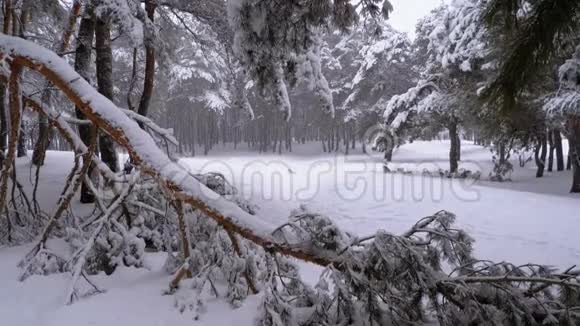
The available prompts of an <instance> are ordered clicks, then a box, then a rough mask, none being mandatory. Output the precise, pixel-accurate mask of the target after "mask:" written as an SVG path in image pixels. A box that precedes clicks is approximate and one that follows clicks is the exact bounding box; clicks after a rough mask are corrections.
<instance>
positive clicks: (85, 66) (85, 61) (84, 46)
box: [74, 6, 95, 203]
mask: <svg viewBox="0 0 580 326" xmlns="http://www.w3.org/2000/svg"><path fill="white" fill-rule="evenodd" d="M94 34H95V19H94V16H93V8H92V7H91V6H87V7H86V9H85V12H84V15H83V17H82V19H81V23H80V25H79V31H78V35H77V46H76V50H75V66H74V68H75V70H76V71H77V72H78V73H79V75H81V76H82V77H83V78H84V79H85V80H87V81H88V82H90V80H91V78H90V69H91V52H92V47H93V39H94ZM75 113H76V116H77V118H78V119H81V120H84V119H85V115H84V114H83V112H82V111H81V110H80V109H79V108H78V107H77V108H75ZM78 128H79V136H80V138H81V140H82V141H83V142H84V143H85V145H86V146H87V147H89V146H90V142H91V140H92V137H91V128H90V126H87V125H79V126H78ZM93 168H94V166H92V165H91V167H90V168H89V171H88V174H87V175H88V176H89V177H90V176H91V175H92V170H93ZM80 200H81V203H93V202H95V196H94V194H93V193H92V192H91V190H90V189H89V187H88V186H87V184H86V182H85V181H84V180H83V183H82V185H81V198H80Z"/></svg>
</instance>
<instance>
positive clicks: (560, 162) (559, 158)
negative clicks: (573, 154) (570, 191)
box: [554, 128, 564, 171]
mask: <svg viewBox="0 0 580 326" xmlns="http://www.w3.org/2000/svg"><path fill="white" fill-rule="evenodd" d="M554 148H555V149H556V169H557V170H558V171H564V152H563V150H562V133H561V132H560V129H558V128H556V129H554Z"/></svg>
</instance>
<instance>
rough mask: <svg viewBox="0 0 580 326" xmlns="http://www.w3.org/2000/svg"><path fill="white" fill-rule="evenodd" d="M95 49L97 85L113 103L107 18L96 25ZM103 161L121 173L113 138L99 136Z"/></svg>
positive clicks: (100, 91)
mask: <svg viewBox="0 0 580 326" xmlns="http://www.w3.org/2000/svg"><path fill="white" fill-rule="evenodd" d="M95 47H96V53H97V84H98V88H99V93H101V94H103V95H104V96H105V97H107V98H108V99H110V100H111V101H113V98H114V93H113V53H112V50H111V23H110V19H109V18H107V17H98V18H97V19H96V25H95ZM99 149H100V152H101V159H102V160H103V162H104V163H105V164H107V166H109V168H110V169H111V170H112V171H114V172H118V171H119V158H118V157H117V153H116V152H115V145H114V143H113V141H112V140H111V138H110V137H109V136H107V135H104V134H101V135H100V136H99Z"/></svg>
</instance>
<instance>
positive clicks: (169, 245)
mask: <svg viewBox="0 0 580 326" xmlns="http://www.w3.org/2000/svg"><path fill="white" fill-rule="evenodd" d="M0 53H1V58H2V64H3V74H5V75H7V76H9V86H10V89H9V90H10V109H11V111H12V112H11V113H12V114H11V118H12V121H11V125H12V126H13V127H14V126H16V128H13V129H12V130H11V133H10V142H9V143H10V147H9V150H8V154H7V157H6V160H5V161H4V165H3V168H2V180H1V181H2V188H0V190H2V191H1V192H0V195H1V197H0V198H1V199H2V203H1V204H0V205H2V207H3V211H2V220H6V219H8V220H9V219H10V218H11V217H10V216H11V215H12V214H11V212H10V210H8V208H7V207H8V205H7V204H6V199H7V197H8V195H7V191H6V189H7V186H8V176H9V175H10V173H11V171H13V170H12V169H13V166H14V164H13V163H14V149H15V146H16V139H17V137H18V128H17V126H18V125H19V123H18V122H19V119H20V116H21V110H22V104H23V103H22V99H23V98H24V104H26V106H27V107H30V108H33V109H34V110H36V111H38V112H40V113H42V114H44V115H46V116H47V117H48V118H49V120H50V122H51V124H52V125H53V126H54V127H55V128H56V129H57V130H58V131H59V132H60V133H61V134H62V135H63V136H64V138H66V139H67V140H68V141H69V142H70V144H71V146H72V148H73V149H74V151H75V153H77V154H76V156H75V162H76V163H75V166H74V168H73V171H71V174H70V175H69V176H68V180H67V185H66V188H65V190H64V191H63V193H62V196H61V198H60V199H59V201H58V203H57V205H56V208H55V210H54V213H52V214H50V215H48V216H49V218H48V220H46V221H43V222H44V223H45V228H44V230H43V231H39V232H38V233H37V234H36V235H37V236H38V237H39V240H38V242H37V243H36V245H35V246H34V249H33V250H32V251H31V253H30V254H29V255H28V256H27V257H25V258H24V260H23V264H22V266H23V268H24V270H23V278H25V277H26V276H27V275H30V274H32V273H49V272H63V271H66V272H71V273H72V275H73V278H72V280H71V283H70V286H69V289H68V290H67V293H66V299H67V302H72V300H73V299H75V298H77V297H79V295H81V293H80V292H79V290H78V288H77V287H76V285H77V283H78V281H79V280H80V279H81V277H82V278H83V279H85V280H86V281H87V282H88V283H89V284H90V285H91V286H92V287H93V291H97V292H98V291H101V290H100V289H99V288H98V287H97V286H96V285H94V284H92V283H91V282H90V280H89V278H88V276H87V274H90V273H93V272H97V271H103V270H104V271H105V272H107V273H111V272H112V271H114V268H115V267H116V266H118V265H120V264H122V265H126V266H136V267H142V266H143V255H144V250H145V248H146V247H149V248H153V249H157V250H163V251H166V252H167V253H168V260H167V262H166V267H167V270H168V271H170V272H173V273H175V276H174V278H172V280H171V284H170V289H169V291H168V292H169V293H175V296H176V300H177V301H178V302H177V305H178V307H179V308H180V310H184V309H185V308H191V309H195V311H196V312H198V313H199V312H202V311H203V300H202V299H203V294H204V293H206V291H208V290H209V292H210V293H211V294H213V295H215V296H217V297H224V298H226V299H227V300H228V301H229V302H230V303H231V304H232V305H234V306H236V305H238V304H240V302H241V301H242V300H243V299H244V298H245V297H247V296H248V295H250V294H252V293H256V292H262V295H263V301H262V304H261V309H260V312H259V317H258V319H257V321H258V324H259V325H280V326H281V325H389V324H394V325H411V324H415V325H416V324H421V323H424V322H429V321H432V320H436V321H438V322H439V323H440V324H441V325H468V324H473V325H475V324H476V325H486V324H489V325H512V324H523V325H539V324H542V325H563V324H570V325H571V324H573V323H577V322H580V271H578V270H574V269H573V268H570V269H568V270H566V271H564V272H561V273H558V272H556V271H555V270H553V269H551V268H548V267H544V266H539V265H533V264H528V265H524V266H515V265H512V264H509V263H505V262H502V263H493V262H488V261H481V260H477V259H475V258H474V257H473V255H472V245H473V241H472V239H471V238H470V237H469V236H468V235H467V234H466V233H465V232H463V231H462V230H459V229H456V228H454V227H453V223H454V220H455V216H454V215H453V214H451V213H449V212H446V211H441V212H438V213H436V214H434V215H432V216H429V217H426V218H423V219H421V220H420V221H419V222H417V223H416V224H415V225H414V226H413V227H412V228H411V229H410V230H409V231H407V232H405V233H404V234H401V235H395V234H391V233H388V232H385V231H378V232H377V233H376V234H375V235H372V236H369V237H365V238H359V237H356V236H354V235H351V234H349V233H347V232H344V231H342V230H340V228H338V227H337V226H336V225H335V224H334V223H333V221H332V219H331V218H329V217H326V216H323V215H319V214H315V213H312V212H309V211H307V210H305V209H301V210H298V211H296V212H293V213H292V214H291V216H290V219H289V221H288V222H287V223H286V224H284V225H282V226H280V227H278V228H275V229H273V228H271V227H270V225H268V224H266V223H265V222H263V221H262V220H260V219H259V218H258V217H257V216H256V215H255V214H254V211H255V207H253V206H252V205H250V204H248V203H246V202H244V201H243V200H240V199H239V198H237V197H236V195H235V190H234V189H233V187H231V186H230V185H229V184H228V183H227V181H225V179H224V178H223V176H220V175H218V174H208V175H193V174H191V173H189V172H188V171H187V170H186V169H185V168H183V167H181V166H180V165H179V164H177V163H176V162H174V161H173V160H171V159H170V158H169V157H168V155H166V154H165V152H163V151H162V150H161V149H160V148H159V147H158V145H157V144H156V142H155V140H154V138H153V137H152V136H151V135H150V134H149V133H147V132H146V131H144V130H143V129H141V128H139V126H138V125H137V123H136V122H135V120H140V121H142V122H144V121H145V120H143V119H145V118H143V117H138V116H136V115H135V114H134V113H131V115H132V117H133V118H134V119H131V117H129V116H128V115H127V112H126V111H123V110H121V109H120V108H118V107H116V106H115V105H114V104H113V103H112V102H111V101H109V100H108V99H106V98H105V97H103V96H101V95H100V94H99V93H98V92H97V91H95V90H94V89H93V88H92V87H91V86H90V85H89V84H88V83H87V82H86V81H85V80H84V79H83V78H81V77H80V76H79V75H78V74H77V73H76V72H74V70H73V69H72V68H71V67H69V66H68V64H67V63H66V62H65V61H64V60H62V59H61V58H59V57H58V55H56V54H54V53H52V52H50V51H48V50H46V49H44V48H42V47H40V46H38V45H35V44H33V43H30V42H27V41H25V40H22V39H18V38H13V37H9V36H5V35H0ZM25 67H26V68H28V69H30V70H33V71H36V72H38V73H40V74H41V75H42V76H44V77H45V78H46V79H47V80H49V81H50V82H51V83H53V84H54V85H55V87H56V88H58V89H60V90H61V91H62V92H63V93H64V94H65V95H66V96H67V97H68V98H69V99H70V100H71V101H72V102H73V103H74V104H75V105H76V106H77V107H79V108H80V109H81V110H82V111H83V113H84V114H85V116H86V117H87V120H88V121H73V122H79V123H89V122H90V123H91V124H92V125H93V126H94V127H95V129H96V130H98V131H99V132H105V133H107V134H109V135H110V136H111V137H112V138H113V139H114V140H115V141H116V142H117V144H119V145H120V146H122V147H123V148H124V149H125V150H127V152H128V153H129V155H130V156H131V159H132V163H133V164H134V167H135V168H134V169H133V170H132V172H131V174H130V175H121V174H114V173H112V172H111V171H110V170H109V169H108V168H107V167H106V165H105V164H103V163H102V162H100V160H99V159H98V158H97V157H96V156H95V154H94V145H93V144H89V145H88V146H87V145H86V144H83V143H82V141H80V139H79V137H78V135H77V134H76V133H75V132H74V130H73V129H72V128H71V127H70V125H69V121H67V119H65V118H64V117H63V116H62V115H60V114H59V113H56V112H54V111H52V110H51V109H50V108H46V107H44V106H43V105H42V103H37V102H35V100H34V99H32V98H29V97H27V96H24V97H22V94H21V93H22V92H21V90H20V86H19V80H20V72H21V70H22V69H23V68H25ZM146 124H149V125H150V127H151V128H150V131H151V132H153V133H155V132H157V134H160V135H161V137H162V138H163V137H165V138H167V139H169V137H168V135H169V131H165V130H163V129H162V128H159V127H157V126H155V125H154V123H153V122H151V121H150V120H149V121H147V122H146ZM81 159H82V164H81ZM90 164H93V165H94V166H95V167H96V170H97V171H98V172H100V174H101V175H102V176H103V178H105V179H107V180H108V182H106V183H104V184H102V185H100V186H99V185H95V184H94V183H93V181H92V180H93V178H92V176H88V175H87V172H86V171H87V170H88V168H87V166H88V165H90ZM79 180H85V181H86V182H87V184H88V185H89V187H90V189H92V190H93V192H94V193H95V195H96V198H97V202H96V209H95V212H94V213H93V214H91V215H90V216H88V217H76V216H74V215H72V214H71V213H68V214H67V216H63V215H64V213H65V207H66V206H67V205H68V206H69V208H70V202H71V198H72V195H71V194H74V192H76V189H77V188H78V184H79V182H80V181H79ZM107 185H108V187H107ZM123 207H125V208H126V209H124V208H123ZM63 217H66V218H63ZM124 217H127V218H124ZM129 217H131V218H129ZM36 218H39V217H36ZM49 236H60V237H63V238H65V239H66V240H67V241H68V243H69V244H70V246H71V247H72V249H73V250H72V253H73V254H72V255H71V256H70V257H62V256H61V255H59V254H58V253H54V252H51V251H50V250H49V249H48V248H47V246H46V240H47V239H48V237H49ZM180 247H181V248H180ZM176 251H177V252H179V254H177V255H175V252H176ZM288 258H295V259H298V260H302V261H306V262H310V263H314V264H318V265H321V266H324V267H325V270H324V273H323V274H322V276H321V278H320V280H319V282H318V283H317V284H316V285H315V286H314V287H312V286H310V285H308V284H306V283H305V282H303V281H302V280H301V277H300V274H299V272H298V269H297V267H296V265H295V264H294V263H293V261H292V260H290V259H288Z"/></svg>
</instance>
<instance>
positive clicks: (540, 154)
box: [534, 133, 548, 178]
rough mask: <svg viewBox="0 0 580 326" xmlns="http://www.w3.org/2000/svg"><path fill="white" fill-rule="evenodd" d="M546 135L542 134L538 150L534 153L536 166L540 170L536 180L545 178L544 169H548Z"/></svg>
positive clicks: (537, 172)
mask: <svg viewBox="0 0 580 326" xmlns="http://www.w3.org/2000/svg"><path fill="white" fill-rule="evenodd" d="M546 138H547V137H546V134H545V133H544V134H542V135H541V136H540V138H539V139H538V144H537V145H536V150H535V152H534V157H535V159H536V166H537V167H538V170H537V171H536V178H541V177H543V176H544V169H545V168H546V152H547V147H548V143H547V139H546Z"/></svg>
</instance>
